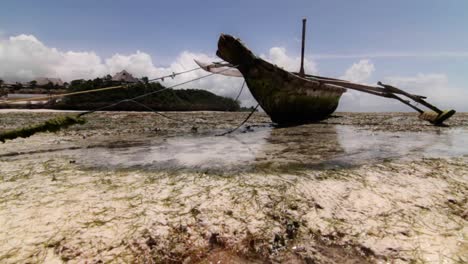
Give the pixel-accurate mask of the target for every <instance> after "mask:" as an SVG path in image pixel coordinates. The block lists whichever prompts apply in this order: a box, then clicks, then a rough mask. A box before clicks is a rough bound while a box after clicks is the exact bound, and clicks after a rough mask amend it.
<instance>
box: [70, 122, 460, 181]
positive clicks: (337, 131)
mask: <svg viewBox="0 0 468 264" xmlns="http://www.w3.org/2000/svg"><path fill="white" fill-rule="evenodd" d="M467 146H468V131H467V129H465V128H456V129H447V130H443V131H441V132H439V133H434V132H430V133H426V132H417V133H416V132H385V131H378V132H376V131H371V130H363V129H360V128H358V127H354V126H334V125H317V124H315V125H304V126H298V127H294V128H257V129H255V131H253V132H248V133H237V134H234V135H230V136H225V137H216V136H187V137H173V138H167V139H165V140H163V141H147V142H144V143H140V144H138V145H130V146H126V147H118V146H114V147H112V148H108V147H101V148H95V149H80V150H74V151H72V152H73V153H69V154H71V155H73V156H76V158H77V160H78V162H79V163H80V164H82V165H85V166H88V167H102V168H144V169H152V170H158V169H161V170H196V171H204V172H215V173H236V172H243V171H270V172H271V171H275V170H277V171H281V172H287V171H290V170H291V171H292V170H297V169H329V168H342V167H350V166H357V165H362V164H366V163H375V162H382V161H383V160H389V159H411V158H416V157H417V158H420V157H447V156H463V155H468V150H467V149H468V148H467Z"/></svg>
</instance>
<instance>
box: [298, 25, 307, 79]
mask: <svg viewBox="0 0 468 264" xmlns="http://www.w3.org/2000/svg"><path fill="white" fill-rule="evenodd" d="M306 22H307V19H305V18H303V19H302V50H301V69H300V70H299V76H301V77H305V73H304V48H305V32H306Z"/></svg>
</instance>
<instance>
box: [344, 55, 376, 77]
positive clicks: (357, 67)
mask: <svg viewBox="0 0 468 264" xmlns="http://www.w3.org/2000/svg"><path fill="white" fill-rule="evenodd" d="M374 71H375V67H374V64H373V63H372V62H371V61H369V60H360V61H359V62H357V63H354V64H353V65H351V67H349V68H348V69H347V70H346V72H345V74H344V75H343V76H342V77H341V79H344V80H347V81H350V82H358V83H363V82H366V81H368V80H369V78H370V77H371V75H372V73H373V72H374Z"/></svg>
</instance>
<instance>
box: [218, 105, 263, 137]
mask: <svg viewBox="0 0 468 264" xmlns="http://www.w3.org/2000/svg"><path fill="white" fill-rule="evenodd" d="M259 106H260V104H257V106H255V108H254V109H252V111H251V112H250V114H249V115H248V116H247V117H246V118H245V119H244V121H242V123H240V124H239V125H238V126H237V127H235V128H233V129H231V130H228V131H226V132H224V133H221V134H218V135H216V136H217V137H221V136H225V135H227V134H231V133H232V132H234V131H236V130H237V129H239V128H240V127H241V126H242V125H244V124H245V122H247V120H249V119H250V117H251V116H252V115H253V114H254V113H255V111H257V108H258V107H259Z"/></svg>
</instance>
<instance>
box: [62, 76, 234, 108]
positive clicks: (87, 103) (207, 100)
mask: <svg viewBox="0 0 468 264" xmlns="http://www.w3.org/2000/svg"><path fill="white" fill-rule="evenodd" d="M109 77H110V76H108V77H104V78H96V79H94V80H88V81H85V80H74V81H72V82H71V83H70V86H69V87H68V89H67V92H78V91H86V90H91V89H98V88H105V87H111V86H116V85H120V84H121V83H120V82H115V81H112V80H111V78H109ZM142 80H143V82H139V83H135V84H129V87H128V88H123V89H115V90H109V91H102V92H96V93H89V94H80V95H73V96H68V97H65V98H64V99H63V100H62V101H61V102H59V103H58V104H56V105H54V106H53V108H58V109H74V110H90V109H95V108H99V107H103V106H107V105H110V104H113V103H116V102H119V101H121V100H124V99H129V98H134V97H137V96H140V95H143V94H146V93H151V92H156V91H159V90H163V89H165V87H164V86H163V85H161V84H160V83H148V80H147V78H143V79H142ZM138 102H140V103H143V104H144V105H146V106H148V107H150V108H152V109H154V110H156V111H199V110H209V111H239V110H240V106H239V103H238V102H237V101H234V100H233V99H230V98H226V97H222V96H217V95H215V94H213V93H211V92H208V91H205V90H195V89H187V90H174V89H166V90H164V91H161V92H157V93H154V94H152V95H149V96H146V97H143V98H141V99H138ZM106 110H127V111H128V110H129V111H142V110H144V111H147V110H148V109H146V108H145V107H143V106H141V105H138V104H135V103H134V102H123V103H121V104H118V105H116V106H113V107H112V108H107V109H106Z"/></svg>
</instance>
